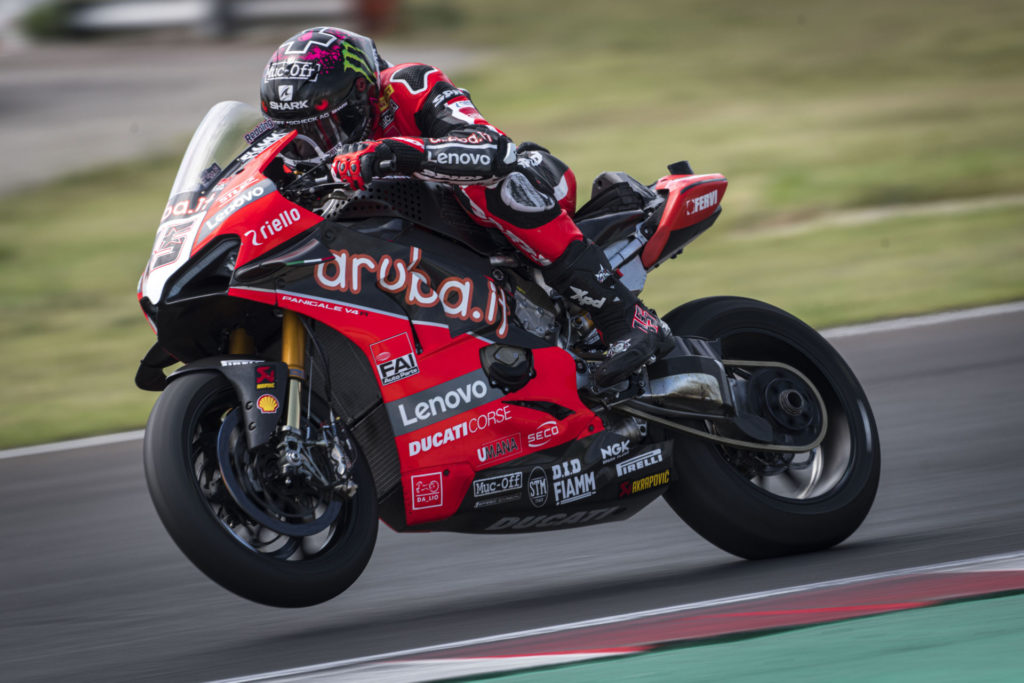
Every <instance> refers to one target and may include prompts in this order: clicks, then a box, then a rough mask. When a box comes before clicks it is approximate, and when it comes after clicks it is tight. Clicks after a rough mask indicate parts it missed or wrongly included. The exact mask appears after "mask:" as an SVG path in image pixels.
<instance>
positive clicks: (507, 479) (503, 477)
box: [473, 472, 523, 498]
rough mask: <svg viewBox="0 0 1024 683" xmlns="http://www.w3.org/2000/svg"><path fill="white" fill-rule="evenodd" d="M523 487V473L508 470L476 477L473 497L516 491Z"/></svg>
mask: <svg viewBox="0 0 1024 683" xmlns="http://www.w3.org/2000/svg"><path fill="white" fill-rule="evenodd" d="M521 488H523V473H522V472H509V473H508V474H499V475H497V476H494V477H487V478H485V479H477V480H476V481H474V482H473V497H474V498H483V497H484V496H496V495H498V494H499V493H507V492H509V491H518V490H519V489H521Z"/></svg>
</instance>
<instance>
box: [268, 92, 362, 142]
mask: <svg viewBox="0 0 1024 683" xmlns="http://www.w3.org/2000/svg"><path fill="white" fill-rule="evenodd" d="M285 125H288V124H287V123H285ZM293 127H294V128H295V130H297V131H298V132H299V135H304V136H305V137H307V138H309V139H310V140H312V141H313V142H314V143H316V145H317V146H319V147H320V149H322V150H323V151H324V152H329V151H331V150H332V149H334V148H335V147H337V146H338V145H342V144H345V143H347V142H359V141H361V140H364V139H365V138H366V134H367V131H368V129H369V116H368V113H367V110H366V108H364V107H360V106H358V105H355V106H354V105H353V103H350V102H347V103H345V104H344V105H342V107H341V109H339V110H338V111H336V112H334V113H332V114H327V115H325V116H322V117H320V118H318V119H313V120H312V121H305V122H303V123H299V124H297V125H294V126H293Z"/></svg>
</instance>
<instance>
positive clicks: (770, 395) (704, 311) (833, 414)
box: [663, 297, 880, 559]
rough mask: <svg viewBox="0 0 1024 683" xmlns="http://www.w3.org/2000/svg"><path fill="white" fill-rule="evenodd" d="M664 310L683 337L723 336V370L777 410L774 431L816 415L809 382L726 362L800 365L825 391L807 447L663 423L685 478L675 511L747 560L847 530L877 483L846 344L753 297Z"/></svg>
mask: <svg viewBox="0 0 1024 683" xmlns="http://www.w3.org/2000/svg"><path fill="white" fill-rule="evenodd" d="M664 320H665V322H667V323H668V324H669V325H670V326H671V327H672V330H673V331H674V332H675V333H676V334H678V335H691V336H700V337H707V338H710V339H720V340H721V343H722V355H723V360H725V361H727V370H729V372H730V373H731V374H733V375H734V376H736V377H741V378H743V379H744V380H746V381H748V383H749V386H750V387H751V390H752V391H753V392H755V393H756V394H757V395H758V396H759V397H760V398H761V400H762V401H763V402H764V403H766V404H768V405H769V410H768V411H766V413H765V414H766V415H767V417H768V418H769V419H776V424H777V432H778V431H780V429H779V427H780V426H781V427H782V428H783V429H785V428H786V427H787V426H788V427H792V428H793V429H796V428H803V427H805V426H806V424H807V423H810V422H814V423H815V424H820V422H821V420H820V419H818V418H816V416H813V415H808V414H807V413H808V412H809V411H810V410H811V408H810V403H809V401H807V400H806V399H805V397H806V396H809V395H810V392H808V391H805V390H804V388H803V387H801V386H800V381H799V380H794V379H793V377H792V376H791V375H790V376H788V377H787V376H785V373H779V374H777V375H775V376H773V374H772V373H771V372H769V373H767V374H765V373H763V372H761V373H759V374H757V371H755V373H754V374H752V373H751V372H750V371H749V370H745V369H743V367H742V364H741V365H740V366H732V365H729V364H728V361H740V360H748V361H762V362H769V363H772V362H774V363H784V364H786V365H789V366H792V367H793V368H796V369H797V370H799V371H800V373H802V374H803V375H804V376H805V377H806V378H807V379H808V380H809V381H810V382H811V383H812V384H813V386H814V388H815V389H817V391H818V392H819V393H820V396H821V399H822V402H823V404H824V408H825V416H824V417H825V420H824V424H826V425H827V430H826V432H825V435H824V440H823V441H822V442H821V444H820V445H819V446H818V447H817V448H814V449H813V450H811V451H807V452H803V453H768V452H758V451H754V450H744V449H739V448H735V447H730V446H723V445H718V444H714V443H711V442H709V441H705V440H702V439H700V438H697V437H688V436H685V435H680V434H679V433H677V432H672V431H666V432H664V434H663V438H671V439H675V441H676V447H677V452H678V455H677V461H676V462H677V464H678V466H679V472H680V477H679V480H678V481H676V482H674V483H672V484H671V485H670V486H669V488H668V490H667V491H666V493H665V498H666V500H667V501H668V503H669V505H671V506H672V509H673V510H675V511H676V513H677V514H678V515H679V516H680V517H681V518H682V519H683V520H684V521H685V522H687V524H689V525H690V526H691V527H693V529H694V530H696V531H697V532H698V533H699V534H701V535H702V536H703V537H704V538H706V539H707V540H708V541H710V542H712V543H714V544H715V545H717V546H718V547H720V548H722V549H723V550H726V551H728V552H730V553H733V554H735V555H739V556H740V557H745V558H748V559H757V558H766V557H776V556H780V555H787V554H792V553H800V552H808V551H813V550H821V549H824V548H828V547H830V546H833V545H835V544H837V543H839V542H841V541H843V540H844V539H846V538H847V537H848V536H849V535H850V534H852V533H853V532H854V531H855V530H856V529H857V527H858V526H860V524H861V522H862V521H863V520H864V518H865V516H866V515H867V513H868V510H869V509H870V507H871V504H872V502H873V501H874V497H875V492H876V490H877V488H878V476H879V469H880V458H879V443H878V433H877V431H876V428H875V421H874V417H873V415H872V412H871V407H870V405H869V404H868V400H867V397H866V396H865V394H864V390H863V389H862V388H861V386H860V384H859V382H858V381H857V379H856V377H854V375H853V373H852V371H851V370H850V368H849V367H848V366H847V365H846V363H845V362H844V361H843V359H842V357H841V356H840V355H839V353H838V352H837V351H836V350H835V349H833V348H832V346H831V345H830V344H829V343H828V342H827V341H826V340H825V339H824V338H823V337H821V335H819V334H818V333H817V332H815V331H814V330H813V329H811V328H810V327H808V326H807V325H805V324H804V323H803V322H801V321H800V320H798V319H797V318H795V317H793V316H791V315H789V314H788V313H786V312H784V311H782V310H780V309H778V308H775V307H773V306H770V305H768V304H765V303H762V302H760V301H754V300H751V299H740V298H736V297H718V298H714V299H702V300H699V301H695V302H691V303H689V304H687V305H685V306H681V307H680V308H677V309H676V310H674V311H672V312H671V313H670V314H668V315H667V316H665V317H664ZM815 403H816V401H815ZM815 410H816V408H815ZM787 422H789V423H790V424H789V425H787V424H786V423H787ZM705 427H708V428H710V426H708V425H705ZM813 431H817V428H816V427H815V428H814V430H813ZM810 441H811V440H810V439H808V438H804V439H803V440H799V439H798V440H797V442H798V443H809V442H810Z"/></svg>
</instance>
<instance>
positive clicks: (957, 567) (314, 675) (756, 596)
mask: <svg viewBox="0 0 1024 683" xmlns="http://www.w3.org/2000/svg"><path fill="white" fill-rule="evenodd" d="M1022 562H1024V551H1020V552H1015V553H1005V554H1001V555H988V556H985V557H977V558H971V559H968V560H957V561H954V562H942V563H939V564H931V565H924V566H921V567H912V568H910V569H893V570H890V571H885V572H878V573H876V574H865V575H863V576H855V577H850V578H846V579H834V580H832V581H821V582H818V583H808V584H804V585H802V586H791V587H788V588H777V589H774V590H767V591H759V592H757V593H747V594H745V595H734V596H731V597H725V598H716V599H713V600H702V601H700V602H691V603H686V604H682V605H672V606H670V607H659V608H657V609H650V610H643V611H639V612H628V613H626V614H617V615H614V616H610V617H601V618H598V619H587V620H585V621H574V622H570V623H567V624H558V625H556V626H545V627H542V628H534V629H528V630H525V631H515V632H512V633H502V634H498V635H493V636H483V637H480V638H471V639H469V640H461V641H456V642H452V643H441V644H439V645H429V646H426V647H417V648H412V649H409V650H398V651H396V652H387V653H384V654H379V655H368V656H365V657H356V658H354V659H342V660H339V661H336V662H326V663H324V664H312V665H309V666H303V667H296V668H293V669H283V670H281V671H273V672H268V673H262V674H253V675H252V676H242V677H239V678H229V679H222V680H219V681H214V682H213V683H252V682H255V681H274V682H275V683H284V681H312V680H321V681H326V680H346V681H347V680H350V679H348V678H346V677H344V676H338V677H337V678H336V679H335V678H334V677H333V676H332V674H335V673H342V671H341V670H342V669H349V670H351V667H356V666H361V665H364V664H368V663H370V662H380V661H383V660H391V659H400V658H403V657H411V656H413V655H421V654H427V653H430V652H442V651H444V650H452V649H455V648H461V647H468V646H471V645H487V644H491V643H499V642H504V641H507V640H517V639H520V638H528V637H531V636H542V635H549V634H552V633H561V632H564V631H575V630H578V629H583V628H590V627H593V626H607V625H609V624H620V623H623V622H627V621H635V620H638V619H646V618H648V617H658V616H664V615H666V614H675V613H679V612H690V611H693V610H699V609H705V608H708V607H718V606H721V605H730V604H734V603H739V602H748V601H752V600H761V599H764V598H774V597H778V596H781V595H790V594H792V593H802V592H805V591H814V590H822V589H826V588H836V587H840V586H849V585H852V584H857V583H866V582H869V581H880V580H884V579H893V578H899V577H902V576H910V575H914V574H929V573H933V572H951V571H973V570H975V567H976V566H977V565H986V564H987V565H1006V564H1010V565H1017V564H1019V563H1022ZM357 680H358V679H357ZM415 680H424V679H422V678H420V679H415Z"/></svg>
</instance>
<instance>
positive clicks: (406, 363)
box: [370, 332, 420, 385]
mask: <svg viewBox="0 0 1024 683" xmlns="http://www.w3.org/2000/svg"><path fill="white" fill-rule="evenodd" d="M370 353H371V354H372V355H373V362H374V363H375V364H376V366H377V376H378V377H379V378H380V383H381V384H383V385H387V384H391V383H392V382H398V381H399V380H403V379H406V378H408V377H412V376H413V375H416V374H419V371H420V367H419V365H418V364H417V363H416V354H415V353H413V350H412V342H411V341H409V335H408V334H406V333H405V332H403V333H402V334H396V335H395V336H394V337H388V338H387V339H385V340H383V341H379V342H377V343H375V344H370Z"/></svg>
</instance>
